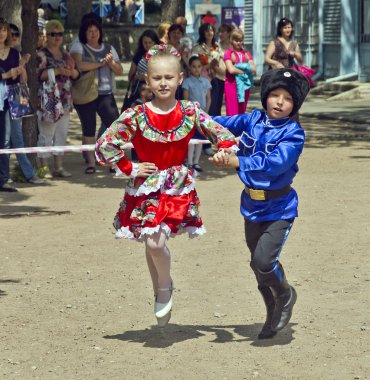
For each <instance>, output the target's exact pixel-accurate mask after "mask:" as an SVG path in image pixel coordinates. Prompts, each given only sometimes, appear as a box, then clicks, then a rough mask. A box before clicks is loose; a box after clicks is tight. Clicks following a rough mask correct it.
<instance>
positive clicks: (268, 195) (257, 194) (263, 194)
mask: <svg viewBox="0 0 370 380" xmlns="http://www.w3.org/2000/svg"><path fill="white" fill-rule="evenodd" d="M291 188H292V187H291V186H290V185H288V186H285V187H283V188H282V189H279V190H256V189H251V188H250V187H247V186H245V190H244V191H245V192H246V193H247V194H248V195H249V196H250V197H251V199H253V200H254V201H267V200H269V199H272V198H277V197H281V196H283V195H286V194H288V193H289V191H290V189H291Z"/></svg>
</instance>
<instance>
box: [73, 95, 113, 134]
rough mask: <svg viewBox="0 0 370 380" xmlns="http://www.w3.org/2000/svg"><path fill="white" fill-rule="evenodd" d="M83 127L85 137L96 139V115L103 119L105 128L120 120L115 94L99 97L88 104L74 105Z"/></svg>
mask: <svg viewBox="0 0 370 380" xmlns="http://www.w3.org/2000/svg"><path fill="white" fill-rule="evenodd" d="M74 107H75V108H76V111H77V114H78V117H79V119H80V121H81V125H82V134H83V135H84V136H85V137H95V134H96V114H98V115H99V116H100V118H101V121H102V122H103V124H104V125H105V128H108V127H110V125H111V124H112V123H113V122H114V121H115V120H116V119H118V116H119V114H118V108H117V103H116V100H115V99H114V96H113V94H109V95H99V96H98V97H97V98H96V99H95V100H93V101H92V102H90V103H87V104H74Z"/></svg>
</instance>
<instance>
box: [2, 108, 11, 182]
mask: <svg viewBox="0 0 370 380" xmlns="http://www.w3.org/2000/svg"><path fill="white" fill-rule="evenodd" d="M6 113H7V109H6V108H5V111H0V149H3V148H5V136H6V125H5V115H6ZM8 179H9V156H8V155H7V154H0V186H3V185H5V184H6V183H7V182H8Z"/></svg>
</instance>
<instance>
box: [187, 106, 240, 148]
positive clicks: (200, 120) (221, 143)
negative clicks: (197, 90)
mask: <svg viewBox="0 0 370 380" xmlns="http://www.w3.org/2000/svg"><path fill="white" fill-rule="evenodd" d="M194 107H195V110H196V127H197V129H198V131H199V132H200V133H201V134H202V135H203V136H205V137H206V138H207V139H208V140H209V141H211V142H212V143H213V144H216V145H217V149H218V150H220V149H225V148H231V147H234V146H235V148H234V149H235V151H237V150H238V149H237V142H236V140H235V137H234V135H233V134H232V133H231V132H230V131H229V130H228V129H226V128H224V127H223V126H222V125H220V124H218V123H216V122H215V121H214V120H213V119H212V118H211V116H209V115H208V114H207V113H205V112H204V111H203V110H202V109H201V108H200V105H199V103H197V102H194Z"/></svg>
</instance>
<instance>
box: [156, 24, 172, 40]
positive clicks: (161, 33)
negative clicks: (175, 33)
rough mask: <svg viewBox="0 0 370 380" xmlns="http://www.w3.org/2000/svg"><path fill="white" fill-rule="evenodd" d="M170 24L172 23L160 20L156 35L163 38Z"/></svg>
mask: <svg viewBox="0 0 370 380" xmlns="http://www.w3.org/2000/svg"><path fill="white" fill-rule="evenodd" d="M171 25H172V24H171V23H169V22H162V23H161V24H159V26H158V37H159V38H160V39H161V38H163V37H164V36H165V35H166V34H167V32H168V29H170V26H171Z"/></svg>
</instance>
